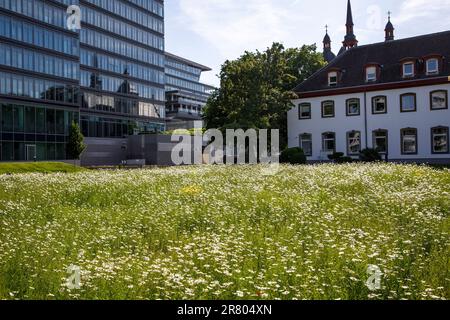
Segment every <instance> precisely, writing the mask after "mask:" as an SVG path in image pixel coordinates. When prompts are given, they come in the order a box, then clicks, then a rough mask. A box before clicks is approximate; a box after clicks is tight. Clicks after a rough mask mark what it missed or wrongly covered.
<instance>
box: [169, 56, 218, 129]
mask: <svg viewBox="0 0 450 320" xmlns="http://www.w3.org/2000/svg"><path fill="white" fill-rule="evenodd" d="M165 69H166V101H167V102H166V114H167V128H168V129H169V130H170V129H191V128H193V127H194V126H195V123H194V121H202V112H203V107H204V106H205V105H206V102H207V100H208V98H209V96H210V95H211V92H212V90H214V87H212V86H209V85H206V84H203V83H201V82H200V76H201V74H202V72H205V71H211V69H210V68H208V67H206V66H203V65H201V64H198V63H196V62H193V61H190V60H187V59H184V58H182V57H179V56H176V55H174V54H171V53H168V52H166V66H165Z"/></svg>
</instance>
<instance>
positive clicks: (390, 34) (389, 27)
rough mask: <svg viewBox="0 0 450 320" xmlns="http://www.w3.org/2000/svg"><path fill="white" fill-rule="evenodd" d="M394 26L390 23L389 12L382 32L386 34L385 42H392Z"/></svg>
mask: <svg viewBox="0 0 450 320" xmlns="http://www.w3.org/2000/svg"><path fill="white" fill-rule="evenodd" d="M394 30H395V28H394V25H393V24H392V22H391V12H390V11H389V12H388V23H387V24H386V28H384V32H385V34H386V42H387V41H393V40H394Z"/></svg>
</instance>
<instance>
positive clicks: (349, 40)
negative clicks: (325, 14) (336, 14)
mask: <svg viewBox="0 0 450 320" xmlns="http://www.w3.org/2000/svg"><path fill="white" fill-rule="evenodd" d="M345 26H346V29H347V34H346V35H345V38H344V41H343V43H342V44H343V47H344V48H345V50H348V49H350V48H353V47H356V46H357V45H358V40H356V36H355V33H354V32H353V27H354V24H353V13H352V4H351V3H350V0H348V2H347V22H346V24H345Z"/></svg>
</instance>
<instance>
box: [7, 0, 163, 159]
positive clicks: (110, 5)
mask: <svg viewBox="0 0 450 320" xmlns="http://www.w3.org/2000/svg"><path fill="white" fill-rule="evenodd" d="M69 5H78V6H79V7H80V8H81V13H82V14H81V30H76V31H72V30H71V29H69V28H68V26H67V17H68V14H67V8H68V6H69ZM0 106H1V112H0V120H1V126H0V161H26V160H29V161H30V160H38V161H39V160H64V159H65V158H66V151H65V149H66V143H67V137H68V133H69V132H68V131H69V126H70V124H71V123H72V121H75V122H78V123H79V124H80V126H81V128H82V132H83V134H84V135H85V136H86V137H87V142H88V143H89V141H90V140H89V139H95V138H101V139H121V138H123V137H126V136H128V135H133V134H138V133H143V132H157V131H163V130H165V57H164V4H163V1H161V0H146V1H143V0H130V1H124V0H108V1H106V0H79V1H78V0H45V1H44V0H0Z"/></svg>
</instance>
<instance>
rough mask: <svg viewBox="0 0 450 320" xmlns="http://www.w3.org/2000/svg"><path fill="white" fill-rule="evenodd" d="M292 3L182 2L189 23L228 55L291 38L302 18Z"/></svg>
mask: <svg viewBox="0 0 450 320" xmlns="http://www.w3.org/2000/svg"><path fill="white" fill-rule="evenodd" d="M293 4H294V2H292V1H287V0H279V1H272V0H246V1H243V0H180V1H179V5H180V8H181V11H182V13H183V14H184V15H185V17H186V18H187V19H186V21H185V22H186V26H189V27H190V28H191V29H192V30H193V31H195V32H196V33H198V34H199V35H201V36H202V37H203V38H205V39H206V40H207V41H208V42H209V43H211V44H212V45H213V46H214V47H215V48H216V49H217V50H219V52H220V53H221V55H222V56H223V57H227V58H228V57H237V56H239V55H240V54H242V53H243V51H244V50H254V49H257V48H259V49H261V48H264V47H266V46H269V45H270V44H271V43H272V42H273V41H281V39H286V38H287V37H289V36H290V34H289V33H290V32H292V31H293V30H294V28H295V26H296V25H297V24H298V23H299V22H301V20H302V17H301V16H300V15H299V14H298V13H296V14H293V12H292V11H291V10H290V9H291V7H292V5H293ZM294 21H295V22H294Z"/></svg>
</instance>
